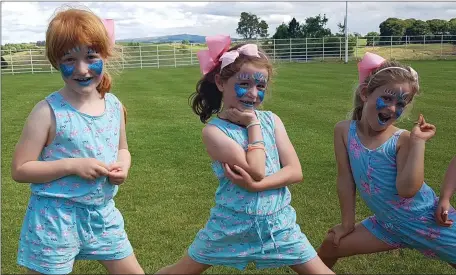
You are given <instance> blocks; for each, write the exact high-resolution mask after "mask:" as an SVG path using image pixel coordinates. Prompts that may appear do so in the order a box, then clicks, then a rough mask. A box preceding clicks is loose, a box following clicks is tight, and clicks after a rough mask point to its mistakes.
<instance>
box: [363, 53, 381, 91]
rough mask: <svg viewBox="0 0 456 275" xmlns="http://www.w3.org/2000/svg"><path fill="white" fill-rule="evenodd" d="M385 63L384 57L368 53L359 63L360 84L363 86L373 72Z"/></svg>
mask: <svg viewBox="0 0 456 275" xmlns="http://www.w3.org/2000/svg"><path fill="white" fill-rule="evenodd" d="M383 62H385V59H384V58H383V57H381V56H379V55H376V54H374V53H370V52H366V54H364V56H363V59H361V61H360V62H359V63H358V74H359V84H362V83H363V82H364V80H366V78H367V77H368V76H369V75H370V74H371V73H372V71H373V70H375V69H377V68H378V67H380V65H382V63H383Z"/></svg>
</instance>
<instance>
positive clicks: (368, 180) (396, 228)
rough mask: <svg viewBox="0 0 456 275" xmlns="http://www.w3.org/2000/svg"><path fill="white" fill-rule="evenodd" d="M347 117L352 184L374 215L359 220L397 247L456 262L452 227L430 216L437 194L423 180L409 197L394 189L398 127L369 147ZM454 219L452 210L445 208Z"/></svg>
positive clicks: (355, 125) (400, 131)
mask: <svg viewBox="0 0 456 275" xmlns="http://www.w3.org/2000/svg"><path fill="white" fill-rule="evenodd" d="M356 128H357V122H356V121H351V123H350V130H349V133H348V144H347V150H348V153H349V159H350V167H351V170H352V174H353V178H354V180H355V183H356V188H357V190H358V191H359V193H360V196H361V198H362V199H363V200H364V202H365V203H366V204H367V206H368V207H369V209H370V210H371V211H372V212H374V215H373V216H371V217H368V218H366V219H365V220H363V221H362V224H363V225H364V226H365V227H366V228H367V229H368V230H369V231H370V232H371V233H372V234H373V235H374V236H376V237H377V238H378V239H380V240H382V241H384V242H386V243H387V244H389V245H391V246H393V247H397V248H414V249H417V250H419V251H421V252H422V253H423V254H424V255H426V256H428V257H437V258H440V259H442V260H444V261H447V262H449V263H456V227H455V226H452V227H449V228H447V227H442V226H439V225H438V224H437V223H436V221H435V218H434V211H435V209H436V206H437V204H438V200H439V199H438V197H437V196H436V194H435V192H434V191H433V190H432V188H431V187H429V185H427V184H426V183H423V185H422V187H421V189H420V190H419V191H418V193H417V194H416V195H415V196H414V197H412V198H403V197H400V196H399V195H398V191H397V189H396V176H397V167H396V152H397V150H396V145H397V141H398V140H399V137H400V135H401V133H402V132H403V131H404V130H398V131H397V132H396V133H394V134H393V135H392V136H391V138H389V139H388V140H387V141H386V142H385V143H384V144H382V145H381V146H379V147H378V148H376V149H375V150H370V149H368V148H366V147H365V146H363V144H362V143H361V141H360V139H359V137H358V134H357V130H356ZM449 212H450V213H449V218H450V219H452V220H456V211H455V210H454V209H451V211H449Z"/></svg>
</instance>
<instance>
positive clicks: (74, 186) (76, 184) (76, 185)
mask: <svg viewBox="0 0 456 275" xmlns="http://www.w3.org/2000/svg"><path fill="white" fill-rule="evenodd" d="M71 187H72V188H73V189H78V188H79V187H80V184H79V183H73V185H72V186H71Z"/></svg>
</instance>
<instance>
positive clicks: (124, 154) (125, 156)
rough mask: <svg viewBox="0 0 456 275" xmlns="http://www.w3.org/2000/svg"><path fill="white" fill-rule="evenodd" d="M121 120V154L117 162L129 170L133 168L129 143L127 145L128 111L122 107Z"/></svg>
mask: <svg viewBox="0 0 456 275" xmlns="http://www.w3.org/2000/svg"><path fill="white" fill-rule="evenodd" d="M120 113H121V119H120V140H119V154H118V156H117V161H118V162H122V163H123V164H124V168H126V169H127V170H128V169H129V168H130V166H131V155H130V151H128V143H127V133H126V125H125V124H126V121H127V120H126V117H125V116H126V111H125V109H124V108H123V105H122V111H121V112H120Z"/></svg>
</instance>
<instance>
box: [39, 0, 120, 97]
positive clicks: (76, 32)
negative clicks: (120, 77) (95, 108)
mask: <svg viewBox="0 0 456 275" xmlns="http://www.w3.org/2000/svg"><path fill="white" fill-rule="evenodd" d="M77 45H87V46H90V47H91V48H92V49H94V50H96V51H97V53H99V54H100V55H101V57H102V58H103V60H104V61H105V63H106V66H105V68H104V72H103V77H102V79H101V82H100V84H98V86H97V91H98V92H99V93H100V95H101V96H102V97H104V95H105V94H106V93H108V92H109V91H110V89H111V85H112V77H111V75H110V73H109V72H108V68H107V67H109V65H113V64H110V62H109V60H111V59H117V58H120V54H119V53H118V52H117V50H116V48H115V45H112V43H111V40H110V38H109V35H108V32H107V30H106V28H105V26H104V24H103V22H102V21H101V19H100V18H99V17H98V16H96V15H95V14H94V13H93V12H91V11H90V10H88V9H83V8H82V7H78V8H74V7H71V6H68V5H65V6H63V7H62V8H60V9H58V10H57V11H56V13H55V15H54V17H53V18H52V20H51V22H50V23H49V26H48V29H47V31H46V56H47V58H48V60H49V62H50V63H51V65H52V66H53V67H54V68H55V69H56V70H60V68H59V61H60V59H61V58H62V56H63V55H64V53H65V52H66V51H68V50H70V49H72V48H74V47H75V46H77ZM111 67H112V66H111ZM112 69H114V67H112Z"/></svg>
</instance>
